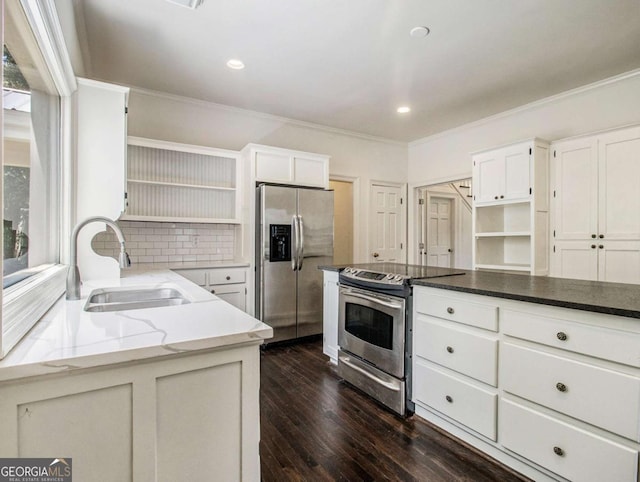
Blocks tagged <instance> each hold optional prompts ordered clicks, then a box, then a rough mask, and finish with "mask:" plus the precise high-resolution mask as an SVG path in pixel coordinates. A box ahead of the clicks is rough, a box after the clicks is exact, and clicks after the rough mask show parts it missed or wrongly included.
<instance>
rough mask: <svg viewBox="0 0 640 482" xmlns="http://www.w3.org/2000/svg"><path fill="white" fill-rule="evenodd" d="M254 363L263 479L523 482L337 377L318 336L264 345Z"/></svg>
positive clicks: (474, 452) (438, 431)
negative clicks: (257, 376)
mask: <svg viewBox="0 0 640 482" xmlns="http://www.w3.org/2000/svg"><path fill="white" fill-rule="evenodd" d="M261 361H262V366H261V380H260V381H261V389H260V396H261V400H260V405H261V410H260V412H261V417H260V418H261V442H260V454H261V467H262V469H261V470H262V480H263V481H265V482H270V481H278V482H280V481H288V480H290V481H315V480H320V481H321V480H345V481H374V480H402V481H412V480H415V481H434V482H438V481H447V482H451V481H474V482H476V481H477V482H483V481H522V480H527V479H526V478H524V477H521V476H518V475H517V474H515V473H514V472H512V471H510V470H509V469H507V468H505V467H503V466H501V465H498V464H497V463H495V462H493V461H492V460H490V459H486V458H484V457H483V456H481V455H480V454H479V453H478V452H476V451H475V450H472V449H470V448H469V447H468V446H466V445H464V444H462V443H461V442H459V441H458V440H457V439H454V438H452V437H450V436H448V435H445V434H444V433H443V432H441V431H440V430H439V429H437V428H436V427H434V426H433V425H432V424H430V423H428V422H426V421H424V420H422V419H420V418H418V417H417V416H413V417H411V418H409V419H407V420H401V419H400V418H397V417H395V416H394V415H393V414H391V413H390V412H387V411H386V410H385V409H383V408H382V407H380V406H379V405H378V404H377V403H376V402H374V401H373V400H372V399H371V398H369V397H367V396H366V395H364V394H363V393H361V392H359V391H357V390H355V389H354V388H352V387H350V386H349V385H347V384H345V383H344V382H342V381H340V379H339V378H338V376H337V375H336V374H335V371H334V369H333V368H332V367H331V366H330V364H329V363H328V359H327V357H325V356H324V355H323V354H322V343H321V342H320V341H313V342H305V343H300V344H296V345H289V346H281V347H272V348H267V349H266V350H263V352H262V355H261Z"/></svg>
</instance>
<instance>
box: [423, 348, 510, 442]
mask: <svg viewBox="0 0 640 482" xmlns="http://www.w3.org/2000/svg"><path fill="white" fill-rule="evenodd" d="M413 381H414V384H413V397H414V401H416V402H421V403H423V404H426V405H428V406H430V407H432V408H434V409H436V410H437V411H439V412H441V413H443V414H445V415H446V416H448V417H451V418H452V419H454V420H456V421H458V422H460V423H461V424H463V425H466V426H467V427H469V428H470V429H472V430H475V431H476V432H478V433H480V434H482V435H484V436H485V437H488V438H490V439H491V440H496V409H497V407H496V405H497V398H498V397H497V395H496V394H495V393H492V392H489V391H487V390H482V389H480V388H478V387H476V386H474V385H472V384H470V383H467V382H465V381H463V380H460V379H458V378H454V377H452V376H449V375H447V374H445V373H443V372H441V371H440V370H436V369H434V368H432V367H430V366H427V365H426V364H424V363H422V362H420V361H416V360H415V359H414V373H413Z"/></svg>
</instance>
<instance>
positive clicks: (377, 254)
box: [371, 253, 380, 258]
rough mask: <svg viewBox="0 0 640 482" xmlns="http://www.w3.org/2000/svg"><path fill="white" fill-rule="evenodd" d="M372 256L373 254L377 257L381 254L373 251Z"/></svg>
mask: <svg viewBox="0 0 640 482" xmlns="http://www.w3.org/2000/svg"><path fill="white" fill-rule="evenodd" d="M371 256H373V257H374V258H377V257H378V256H380V253H373V254H372V255H371Z"/></svg>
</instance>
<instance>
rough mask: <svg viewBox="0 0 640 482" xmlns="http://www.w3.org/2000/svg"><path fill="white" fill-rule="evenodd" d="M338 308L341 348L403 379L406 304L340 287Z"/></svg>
mask: <svg viewBox="0 0 640 482" xmlns="http://www.w3.org/2000/svg"><path fill="white" fill-rule="evenodd" d="M339 304H340V308H339V318H338V323H339V325H338V344H339V345H340V348H342V350H345V351H348V352H350V353H352V354H353V355H356V356H357V357H360V358H362V359H363V360H365V361H367V362H369V363H371V364H372V365H375V366H376V367H377V368H378V369H380V370H382V371H384V372H386V373H389V374H391V375H394V376H396V377H398V378H400V379H402V378H404V336H405V332H404V324H405V305H406V303H405V300H404V299H403V298H397V297H395V296H387V295H381V294H378V293H376V292H373V291H368V290H361V289H357V288H351V287H347V286H341V287H340V302H339Z"/></svg>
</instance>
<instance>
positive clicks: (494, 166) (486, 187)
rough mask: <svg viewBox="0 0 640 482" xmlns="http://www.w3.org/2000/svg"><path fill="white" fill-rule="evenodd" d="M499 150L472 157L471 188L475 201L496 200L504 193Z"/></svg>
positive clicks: (503, 173) (503, 178)
mask: <svg viewBox="0 0 640 482" xmlns="http://www.w3.org/2000/svg"><path fill="white" fill-rule="evenodd" d="M501 154H502V153H501V152H500V151H492V152H490V153H484V154H480V155H478V156H477V157H475V158H474V169H475V176H474V179H473V189H474V191H475V202H476V203H485V202H492V201H497V200H499V199H500V195H501V194H502V195H504V183H505V177H504V175H505V172H504V158H503V157H502V155H501Z"/></svg>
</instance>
